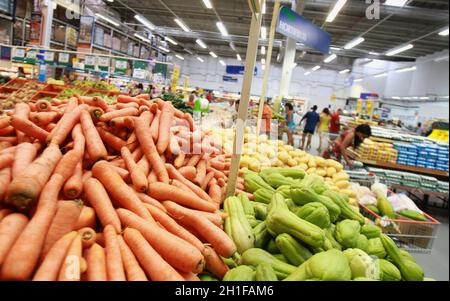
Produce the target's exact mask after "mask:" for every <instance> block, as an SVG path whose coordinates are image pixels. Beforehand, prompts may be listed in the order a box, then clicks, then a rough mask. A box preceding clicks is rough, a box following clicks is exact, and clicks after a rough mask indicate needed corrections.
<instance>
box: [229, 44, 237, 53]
mask: <svg viewBox="0 0 450 301" xmlns="http://www.w3.org/2000/svg"><path fill="white" fill-rule="evenodd" d="M230 48H231V49H233V50H234V51H236V45H235V44H234V42H230Z"/></svg>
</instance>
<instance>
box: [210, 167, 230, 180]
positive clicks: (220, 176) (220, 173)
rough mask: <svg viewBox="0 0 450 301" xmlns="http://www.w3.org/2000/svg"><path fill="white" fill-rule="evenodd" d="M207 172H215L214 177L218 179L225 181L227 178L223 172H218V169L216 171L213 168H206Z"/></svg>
mask: <svg viewBox="0 0 450 301" xmlns="http://www.w3.org/2000/svg"><path fill="white" fill-rule="evenodd" d="M206 171H207V172H211V171H212V172H214V177H215V178H217V179H219V178H223V179H225V178H226V176H225V174H224V173H223V172H221V171H220V170H217V169H215V168H213V167H208V168H206Z"/></svg>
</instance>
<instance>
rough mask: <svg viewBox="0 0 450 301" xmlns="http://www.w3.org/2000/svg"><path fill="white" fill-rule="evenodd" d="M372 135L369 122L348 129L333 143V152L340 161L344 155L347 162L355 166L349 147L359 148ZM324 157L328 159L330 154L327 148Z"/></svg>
mask: <svg viewBox="0 0 450 301" xmlns="http://www.w3.org/2000/svg"><path fill="white" fill-rule="evenodd" d="M370 136H372V129H371V128H370V126H369V125H368V124H361V125H359V126H357V127H356V128H355V129H354V130H348V131H345V132H343V133H342V134H341V135H340V136H339V137H338V138H337V139H336V140H335V141H334V143H333V153H334V155H335V157H336V159H337V160H338V161H341V158H342V157H344V160H345V162H346V163H347V165H348V166H350V167H352V166H353V161H352V160H351V159H350V157H349V155H348V153H347V148H349V147H353V148H354V149H357V148H358V147H359V146H360V145H361V143H363V141H364V139H366V138H369V137H370ZM323 157H324V158H326V159H328V158H330V154H329V153H328V151H327V150H326V151H325V152H324V154H323Z"/></svg>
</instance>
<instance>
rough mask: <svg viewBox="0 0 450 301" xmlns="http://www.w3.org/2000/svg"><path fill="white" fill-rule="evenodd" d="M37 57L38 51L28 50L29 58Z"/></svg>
mask: <svg viewBox="0 0 450 301" xmlns="http://www.w3.org/2000/svg"><path fill="white" fill-rule="evenodd" d="M35 58H36V51H35V50H30V51H28V52H27V59H35Z"/></svg>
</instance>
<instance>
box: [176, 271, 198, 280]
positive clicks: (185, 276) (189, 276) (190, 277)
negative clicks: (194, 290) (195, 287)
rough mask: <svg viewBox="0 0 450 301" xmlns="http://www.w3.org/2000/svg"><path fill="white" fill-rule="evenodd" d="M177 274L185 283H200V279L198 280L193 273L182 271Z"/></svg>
mask: <svg viewBox="0 0 450 301" xmlns="http://www.w3.org/2000/svg"><path fill="white" fill-rule="evenodd" d="M177 272H178V274H180V275H181V277H183V279H184V280H185V281H201V280H200V278H198V276H197V275H196V274H194V273H185V272H182V271H177Z"/></svg>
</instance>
